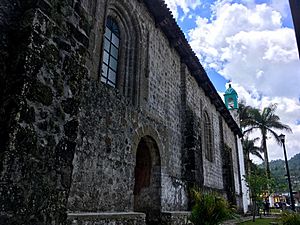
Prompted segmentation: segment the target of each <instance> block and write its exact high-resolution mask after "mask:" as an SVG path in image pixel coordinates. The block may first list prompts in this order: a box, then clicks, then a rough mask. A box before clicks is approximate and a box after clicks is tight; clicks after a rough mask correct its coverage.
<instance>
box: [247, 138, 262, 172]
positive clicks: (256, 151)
mask: <svg viewBox="0 0 300 225" xmlns="http://www.w3.org/2000/svg"><path fill="white" fill-rule="evenodd" d="M257 140H259V138H254V139H252V140H251V139H249V138H248V137H246V138H245V139H243V140H242V144H243V151H244V156H245V162H246V174H248V175H249V173H250V171H251V159H250V154H251V155H255V156H257V157H258V158H260V159H261V160H262V161H264V159H263V157H262V155H261V153H262V152H263V150H262V149H261V148H259V147H257V146H255V142H256V141H257Z"/></svg>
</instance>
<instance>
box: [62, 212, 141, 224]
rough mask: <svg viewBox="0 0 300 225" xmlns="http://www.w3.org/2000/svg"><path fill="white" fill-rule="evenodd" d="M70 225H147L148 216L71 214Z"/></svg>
mask: <svg viewBox="0 0 300 225" xmlns="http://www.w3.org/2000/svg"><path fill="white" fill-rule="evenodd" d="M68 224H69V225H111V224H118V225H146V215H145V214H144V213H137V212H70V213H68Z"/></svg>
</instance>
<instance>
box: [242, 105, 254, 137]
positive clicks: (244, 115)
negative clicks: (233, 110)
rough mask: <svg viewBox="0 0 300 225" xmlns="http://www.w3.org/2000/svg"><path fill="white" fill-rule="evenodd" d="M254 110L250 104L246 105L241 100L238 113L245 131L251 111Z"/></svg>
mask: <svg viewBox="0 0 300 225" xmlns="http://www.w3.org/2000/svg"><path fill="white" fill-rule="evenodd" d="M251 110H253V108H252V107H251V106H249V105H246V104H245V103H244V102H239V108H238V113H239V117H240V125H241V128H242V130H243V134H245V133H244V129H245V128H246V126H247V121H248V119H249V118H250V111H251Z"/></svg>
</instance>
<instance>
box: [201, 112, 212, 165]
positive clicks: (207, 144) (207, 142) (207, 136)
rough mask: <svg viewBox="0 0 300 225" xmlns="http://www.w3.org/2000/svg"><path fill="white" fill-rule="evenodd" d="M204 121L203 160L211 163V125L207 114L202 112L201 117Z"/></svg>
mask: <svg viewBox="0 0 300 225" xmlns="http://www.w3.org/2000/svg"><path fill="white" fill-rule="evenodd" d="M203 121H204V126H203V127H204V131H203V133H204V149H205V158H206V159H207V160H209V161H211V162H212V161H213V148H212V142H213V140H212V124H211V121H210V118H209V116H208V113H207V112H204V116H203Z"/></svg>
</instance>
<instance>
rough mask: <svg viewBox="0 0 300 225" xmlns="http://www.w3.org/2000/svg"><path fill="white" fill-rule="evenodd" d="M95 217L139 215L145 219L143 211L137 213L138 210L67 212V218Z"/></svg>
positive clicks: (108, 217)
mask: <svg viewBox="0 0 300 225" xmlns="http://www.w3.org/2000/svg"><path fill="white" fill-rule="evenodd" d="M89 217H92V218H97V219H118V218H122V219H125V218H128V219H131V218H134V217H140V218H143V219H145V218H146V214H145V213H138V212H77V213H76V212H75V213H68V218H72V219H73V218H89Z"/></svg>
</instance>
